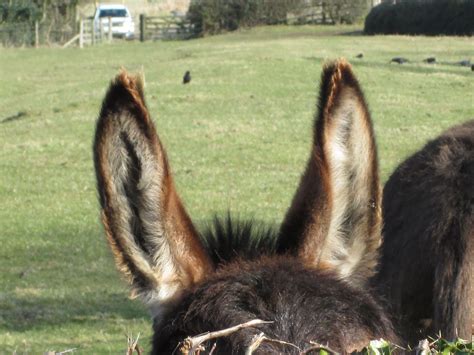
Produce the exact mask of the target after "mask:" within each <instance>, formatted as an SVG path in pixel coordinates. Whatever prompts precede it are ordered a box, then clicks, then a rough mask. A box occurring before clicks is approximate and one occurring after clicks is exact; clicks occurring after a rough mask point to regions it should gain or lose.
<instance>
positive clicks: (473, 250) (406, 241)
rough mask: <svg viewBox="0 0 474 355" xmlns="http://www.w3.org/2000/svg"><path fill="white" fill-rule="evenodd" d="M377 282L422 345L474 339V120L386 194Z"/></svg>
mask: <svg viewBox="0 0 474 355" xmlns="http://www.w3.org/2000/svg"><path fill="white" fill-rule="evenodd" d="M382 205H383V217H384V228H383V235H384V242H383V246H382V248H381V255H382V257H381V268H380V272H379V273H378V274H377V277H376V278H375V280H376V281H375V282H376V284H378V285H379V286H380V287H381V289H382V291H383V294H384V295H385V296H386V297H387V299H388V301H389V304H390V306H391V309H392V313H393V314H396V315H400V317H399V319H398V322H399V327H398V328H399V329H402V330H403V332H404V336H405V338H406V339H407V340H408V341H409V342H411V343H412V344H415V345H416V342H417V341H418V340H420V339H423V338H426V337H427V336H434V335H436V334H438V333H439V332H441V335H442V336H443V337H444V338H447V339H453V338H457V337H460V338H463V339H466V340H471V334H472V322H473V320H474V309H473V306H474V299H473V298H474V281H473V278H474V270H473V265H474V263H473V258H474V120H472V121H468V122H466V123H464V124H463V125H460V126H456V127H453V128H451V129H449V130H448V131H446V132H444V133H443V134H442V135H441V136H440V137H438V138H436V139H434V140H433V141H431V142H429V143H428V144H427V145H426V146H425V147H424V148H423V149H422V150H420V151H419V152H417V153H415V154H414V155H412V156H411V157H409V158H408V159H407V160H406V161H404V162H403V163H402V164H401V165H400V166H399V167H398V168H397V169H396V170H395V172H394V173H393V175H392V176H391V177H390V178H389V180H388V182H387V184H386V185H385V188H384V195H383V204H382Z"/></svg>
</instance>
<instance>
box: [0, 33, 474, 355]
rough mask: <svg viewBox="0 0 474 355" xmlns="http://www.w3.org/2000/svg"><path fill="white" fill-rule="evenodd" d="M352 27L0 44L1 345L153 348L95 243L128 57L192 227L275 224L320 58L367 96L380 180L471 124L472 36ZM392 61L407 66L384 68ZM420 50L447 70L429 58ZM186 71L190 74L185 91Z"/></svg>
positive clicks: (295, 173)
mask: <svg viewBox="0 0 474 355" xmlns="http://www.w3.org/2000/svg"><path fill="white" fill-rule="evenodd" d="M354 29H355V28H353V27H348V28H341V27H338V28H334V27H274V28H271V27H267V28H257V29H253V30H249V31H242V32H239V33H232V34H228V35H223V36H216V37H211V38H205V39H198V40H192V41H184V42H147V43H144V44H143V43H138V42H131V43H124V42H117V43H114V44H111V45H102V46H97V47H94V48H85V49H83V50H79V49H75V48H70V49H60V48H41V49H37V50H34V49H0V353H4V352H5V353H12V352H13V351H15V350H16V351H17V352H18V353H23V352H31V353H43V352H45V351H48V350H56V351H61V350H67V349H71V348H76V349H77V352H78V353H108V352H110V353H118V352H122V353H123V351H124V350H125V348H126V336H127V335H133V336H137V334H139V333H140V334H141V336H140V339H141V340H140V344H141V345H142V346H143V347H144V348H145V349H146V350H149V348H150V347H149V341H150V336H151V321H150V320H149V318H148V314H147V312H146V310H145V309H144V307H142V306H141V304H140V303H139V302H138V301H137V300H131V299H129V298H128V289H127V286H126V284H125V283H124V282H123V280H122V279H121V277H120V275H119V274H118V273H117V272H116V270H115V267H114V264H113V260H112V257H111V253H110V252H109V249H108V247H107V245H106V242H105V238H104V237H103V232H102V227H101V225H100V223H99V218H98V203H97V199H96V192H95V177H94V170H93V164H92V152H91V145H92V137H93V133H94V125H95V119H96V117H97V114H98V111H99V108H100V104H101V100H102V98H103V95H104V94H105V90H106V88H107V86H108V83H109V81H110V80H111V79H112V78H113V76H114V75H115V74H116V73H117V72H118V70H119V68H120V67H121V66H123V67H125V68H127V69H128V70H130V71H134V72H144V73H145V78H146V95H147V102H148V106H149V108H150V111H151V113H152V116H153V117H154V119H155V122H156V125H157V127H158V132H159V135H160V137H161V139H162V141H163V143H164V144H165V147H166V148H167V151H168V154H169V157H170V161H171V165H172V170H173V172H174V175H175V179H176V182H177V186H178V189H179V191H180V193H181V196H182V198H183V200H184V201H185V204H186V206H187V208H188V211H189V212H190V214H191V216H192V217H193V219H194V220H195V222H196V223H197V224H198V225H200V224H202V221H204V220H205V219H206V218H208V217H209V216H211V215H212V214H213V213H214V212H218V213H224V212H225V211H227V210H231V211H233V212H234V213H235V214H236V215H238V216H240V217H244V218H246V217H253V218H255V219H258V220H263V221H266V222H268V223H278V222H279V221H280V220H281V219H282V217H283V215H284V212H285V209H286V207H287V206H288V205H289V203H290V200H291V197H292V194H293V192H294V190H295V188H296V184H297V182H298V179H299V176H300V174H301V172H302V170H303V168H304V164H305V162H306V159H307V156H308V152H309V147H310V142H311V128H312V118H313V115H314V112H315V109H316V104H315V103H316V98H317V88H318V84H319V77H320V72H321V68H322V65H323V63H324V61H325V60H327V59H335V58H338V57H346V58H348V59H349V60H350V61H351V62H352V64H353V66H354V70H355V72H356V74H357V76H358V78H359V80H360V82H361V84H362V86H363V88H364V89H365V94H366V98H367V100H368V102H369V105H370V108H371V112H372V116H373V120H374V126H375V131H376V135H377V140H378V146H379V160H380V167H381V171H382V178H383V180H384V181H385V180H386V179H387V178H388V176H389V174H390V172H391V171H392V170H393V169H394V167H395V166H396V165H397V164H398V163H400V162H401V161H402V160H403V159H404V157H406V156H407V155H408V154H410V153H411V152H414V151H415V150H417V149H418V148H420V147H421V146H422V145H423V144H424V143H425V142H426V141H427V140H428V139H430V138H433V137H435V136H436V135H437V134H439V133H440V132H441V131H443V130H444V129H445V128H447V127H449V126H451V125H454V124H456V123H459V122H462V121H465V120H467V119H469V118H474V73H473V72H471V70H470V68H467V67H461V66H456V65H454V64H453V63H454V62H456V61H460V60H462V59H471V60H472V59H474V42H473V40H472V38H454V37H440V38H428V37H404V36H401V37H396V36H389V37H383V36H380V37H364V36H360V35H354V34H349V33H348V32H350V31H353V30H354ZM341 33H342V34H341ZM344 33H346V34H344ZM358 53H363V54H364V58H363V59H356V58H355V56H356V55H357V54H358ZM395 56H403V57H406V58H408V59H410V61H411V63H408V64H404V65H397V64H390V63H389V61H390V59H391V58H392V57H395ZM429 56H435V57H436V58H437V60H438V61H439V62H440V63H439V64H436V65H428V64H424V63H423V62H422V60H423V59H425V58H426V57H429ZM186 70H190V71H191V74H192V82H191V84H189V85H182V84H181V80H182V76H183V74H184V72H185V71H186Z"/></svg>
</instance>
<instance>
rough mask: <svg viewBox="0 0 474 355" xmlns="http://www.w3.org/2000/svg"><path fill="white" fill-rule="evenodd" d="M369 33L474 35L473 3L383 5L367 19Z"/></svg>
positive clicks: (439, 0)
mask: <svg viewBox="0 0 474 355" xmlns="http://www.w3.org/2000/svg"><path fill="white" fill-rule="evenodd" d="M364 32H365V33H367V34H409V35H465V36H472V35H473V34H474V0H405V1H402V2H398V3H396V4H390V3H382V4H380V5H378V6H376V7H374V8H373V9H372V11H370V13H369V14H368V15H367V17H366V19H365V27H364Z"/></svg>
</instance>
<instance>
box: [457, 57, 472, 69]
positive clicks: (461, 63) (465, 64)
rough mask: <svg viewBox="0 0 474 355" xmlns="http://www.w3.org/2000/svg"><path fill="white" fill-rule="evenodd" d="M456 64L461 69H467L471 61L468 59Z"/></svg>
mask: <svg viewBox="0 0 474 355" xmlns="http://www.w3.org/2000/svg"><path fill="white" fill-rule="evenodd" d="M458 64H459V65H460V66H462V67H469V66H471V61H470V60H469V59H464V60H461V61H460V62H458Z"/></svg>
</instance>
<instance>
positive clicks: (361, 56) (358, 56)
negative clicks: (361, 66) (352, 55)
mask: <svg viewBox="0 0 474 355" xmlns="http://www.w3.org/2000/svg"><path fill="white" fill-rule="evenodd" d="M356 58H359V59H360V58H364V54H363V53H359V54H357V55H356Z"/></svg>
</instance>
